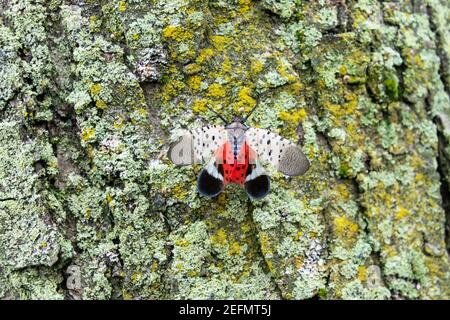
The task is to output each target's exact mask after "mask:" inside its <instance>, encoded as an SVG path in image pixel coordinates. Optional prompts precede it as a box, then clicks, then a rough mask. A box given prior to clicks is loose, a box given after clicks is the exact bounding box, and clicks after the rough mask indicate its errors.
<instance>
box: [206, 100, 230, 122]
mask: <svg viewBox="0 0 450 320" xmlns="http://www.w3.org/2000/svg"><path fill="white" fill-rule="evenodd" d="M205 107H206V108H207V109H208V110H209V111H211V112H212V113H214V114H215V115H216V116H217V117H219V119H220V120H222V121H223V123H225V125H227V124H228V121H227V119H225V118H224V117H223V116H222V115H221V114H219V113H218V112H217V111H216V110H214V109H213V108H211V107H209V105H208V104H206V105H205Z"/></svg>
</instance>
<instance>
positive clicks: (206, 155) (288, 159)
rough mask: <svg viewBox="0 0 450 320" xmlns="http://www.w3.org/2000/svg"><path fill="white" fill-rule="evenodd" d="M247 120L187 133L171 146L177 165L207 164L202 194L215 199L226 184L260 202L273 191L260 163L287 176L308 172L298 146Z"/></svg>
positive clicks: (199, 183) (200, 183) (200, 182)
mask: <svg viewBox="0 0 450 320" xmlns="http://www.w3.org/2000/svg"><path fill="white" fill-rule="evenodd" d="M252 111H253V110H252ZM250 114H251V113H250ZM247 118H248V116H247ZM247 118H246V119H247ZM222 119H223V118H222ZM246 119H240V118H238V117H234V119H233V122H232V123H231V124H229V125H226V126H225V127H224V126H207V127H203V128H198V129H195V130H194V131H192V132H189V131H185V132H184V133H183V134H182V135H181V136H180V138H179V139H178V140H177V141H175V142H174V143H172V145H171V146H170V148H169V152H168V156H169V159H170V160H171V161H172V162H173V163H174V164H176V165H190V164H194V163H206V166H205V168H204V169H203V170H202V171H201V172H200V174H199V176H198V179H197V189H198V191H199V193H200V194H202V195H205V196H208V197H214V196H217V195H218V194H220V193H221V192H222V191H223V190H224V188H225V186H226V185H227V184H239V185H241V186H242V187H243V188H244V189H245V191H246V192H247V194H248V195H249V197H250V198H252V199H261V198H263V197H264V196H265V195H267V193H268V192H269V191H270V179H269V176H268V175H267V174H266V173H265V171H264V169H263V166H262V164H261V163H264V164H266V163H268V164H270V165H272V166H274V167H275V168H276V169H277V170H278V171H280V172H281V173H284V174H285V175H288V176H298V175H302V174H304V173H305V172H306V171H307V170H308V168H309V161H308V159H307V158H306V156H305V155H304V154H303V152H302V150H301V149H300V148H299V147H298V146H297V145H295V144H294V143H292V142H290V141H289V140H286V139H284V138H282V137H280V136H279V135H277V134H274V133H271V132H269V131H267V130H264V129H256V128H249V127H247V126H246V125H245V124H244V122H245V120H246Z"/></svg>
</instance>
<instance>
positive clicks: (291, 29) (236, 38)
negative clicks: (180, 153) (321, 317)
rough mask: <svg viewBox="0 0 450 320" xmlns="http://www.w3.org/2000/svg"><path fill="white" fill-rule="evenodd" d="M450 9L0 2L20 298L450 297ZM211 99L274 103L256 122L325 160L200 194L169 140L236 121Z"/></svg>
mask: <svg viewBox="0 0 450 320" xmlns="http://www.w3.org/2000/svg"><path fill="white" fill-rule="evenodd" d="M449 21H450V5H449V2H448V1H445V0H442V1H439V0H427V1H425V0H424V1H419V0H415V1H412V0H411V1H401V2H384V1H370V0H364V1H346V0H334V1H333V0H322V1H311V2H307V1H301V0H263V1H255V0H218V1H206V0H166V1H157V0H129V1H112V0H102V1H93V0H85V1H79V0H71V1H69V0H64V1H62V0H51V1H48V0H0V297H3V298H25V299H40V298H57V299H58V298H66V299H80V298H82V299H168V298H176V299H178V298H201V299H203V298H212V299H214V298H252V299H260V298H268V299H308V298H322V299H330V298H331V299H334V298H338V299H339V298H343V299H367V298H380V299H402V298H406V299H415V298H425V299H435V298H450V263H449V255H448V250H449V236H448V227H449V225H448V218H449V191H450V190H449V185H450V143H449V141H450V120H449V117H450V103H449V88H450V72H449V61H450V49H449V48H450V34H449V28H448V25H449ZM206 103H209V104H210V105H211V106H213V107H214V108H215V109H216V110H217V111H220V113H222V114H223V115H224V116H226V117H228V118H230V116H231V115H232V114H233V113H236V112H238V111H239V109H242V108H243V109H244V110H245V112H248V111H249V110H250V109H251V108H252V107H253V106H254V105H255V104H256V103H259V105H260V106H259V109H257V111H256V112H255V113H254V115H253V116H252V118H251V120H250V122H249V123H248V124H249V125H251V126H257V127H261V128H268V129H271V130H272V131H274V132H277V133H279V134H281V135H283V136H284V137H287V138H289V139H292V140H294V141H299V143H301V144H302V146H303V150H304V151H305V154H306V155H307V156H308V158H309V160H310V162H311V168H310V170H309V171H308V173H307V174H306V175H305V176H303V177H298V178H289V179H286V178H285V177H283V176H282V175H281V174H276V175H274V176H273V178H272V191H271V193H270V195H269V196H267V197H266V198H265V199H264V200H262V201H255V202H252V201H250V200H249V199H248V198H247V196H246V195H245V193H244V192H243V191H242V190H241V189H240V188H238V187H234V188H233V187H230V188H227V191H226V192H225V193H224V194H222V195H221V196H219V197H218V198H217V199H212V200H208V199H205V198H202V197H200V196H199V195H198V194H197V193H196V190H195V179H196V174H197V173H198V172H199V170H200V167H199V166H195V167H185V168H175V167H174V166H173V165H172V164H171V163H170V162H169V161H168V159H167V158H166V157H165V152H166V151H167V149H168V142H169V141H170V139H171V138H174V134H175V133H174V132H176V130H177V129H179V128H182V127H187V128H194V127H197V126H201V125H205V124H208V123H220V122H219V120H218V119H216V118H215V117H214V115H213V114H212V113H211V112H210V111H208V110H207V109H206V108H205V104H206ZM446 217H447V218H446ZM446 230H447V234H446ZM446 240H447V242H446Z"/></svg>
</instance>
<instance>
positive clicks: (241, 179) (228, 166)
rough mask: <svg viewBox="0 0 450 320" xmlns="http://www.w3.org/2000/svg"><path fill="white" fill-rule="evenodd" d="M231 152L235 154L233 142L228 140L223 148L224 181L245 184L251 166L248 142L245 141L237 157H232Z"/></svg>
mask: <svg viewBox="0 0 450 320" xmlns="http://www.w3.org/2000/svg"><path fill="white" fill-rule="evenodd" d="M230 154H231V155H232V154H233V149H232V146H231V144H230V143H229V142H226V143H225V144H224V145H223V148H222V159H223V161H222V166H223V167H222V168H223V178H224V183H225V185H227V184H231V183H234V184H239V185H243V184H244V183H245V178H246V176H247V169H248V166H249V158H250V148H249V146H248V145H247V143H243V144H242V147H241V150H239V153H238V156H237V158H236V159H235V158H234V157H233V156H231V157H230ZM227 155H228V156H227Z"/></svg>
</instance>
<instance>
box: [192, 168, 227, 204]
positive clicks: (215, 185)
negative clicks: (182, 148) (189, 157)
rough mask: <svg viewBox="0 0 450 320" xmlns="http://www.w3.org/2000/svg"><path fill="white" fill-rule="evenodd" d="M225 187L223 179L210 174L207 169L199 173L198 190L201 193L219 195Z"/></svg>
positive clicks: (208, 195)
mask: <svg viewBox="0 0 450 320" xmlns="http://www.w3.org/2000/svg"><path fill="white" fill-rule="evenodd" d="M223 189H224V183H223V181H222V180H220V179H217V178H215V177H213V176H212V175H210V174H209V172H208V171H206V169H203V170H202V171H201V172H200V174H199V175H198V178H197V190H198V192H199V193H200V194H201V195H203V196H206V197H210V198H212V197H215V196H217V195H219V194H220V193H221V192H222V191H223Z"/></svg>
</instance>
